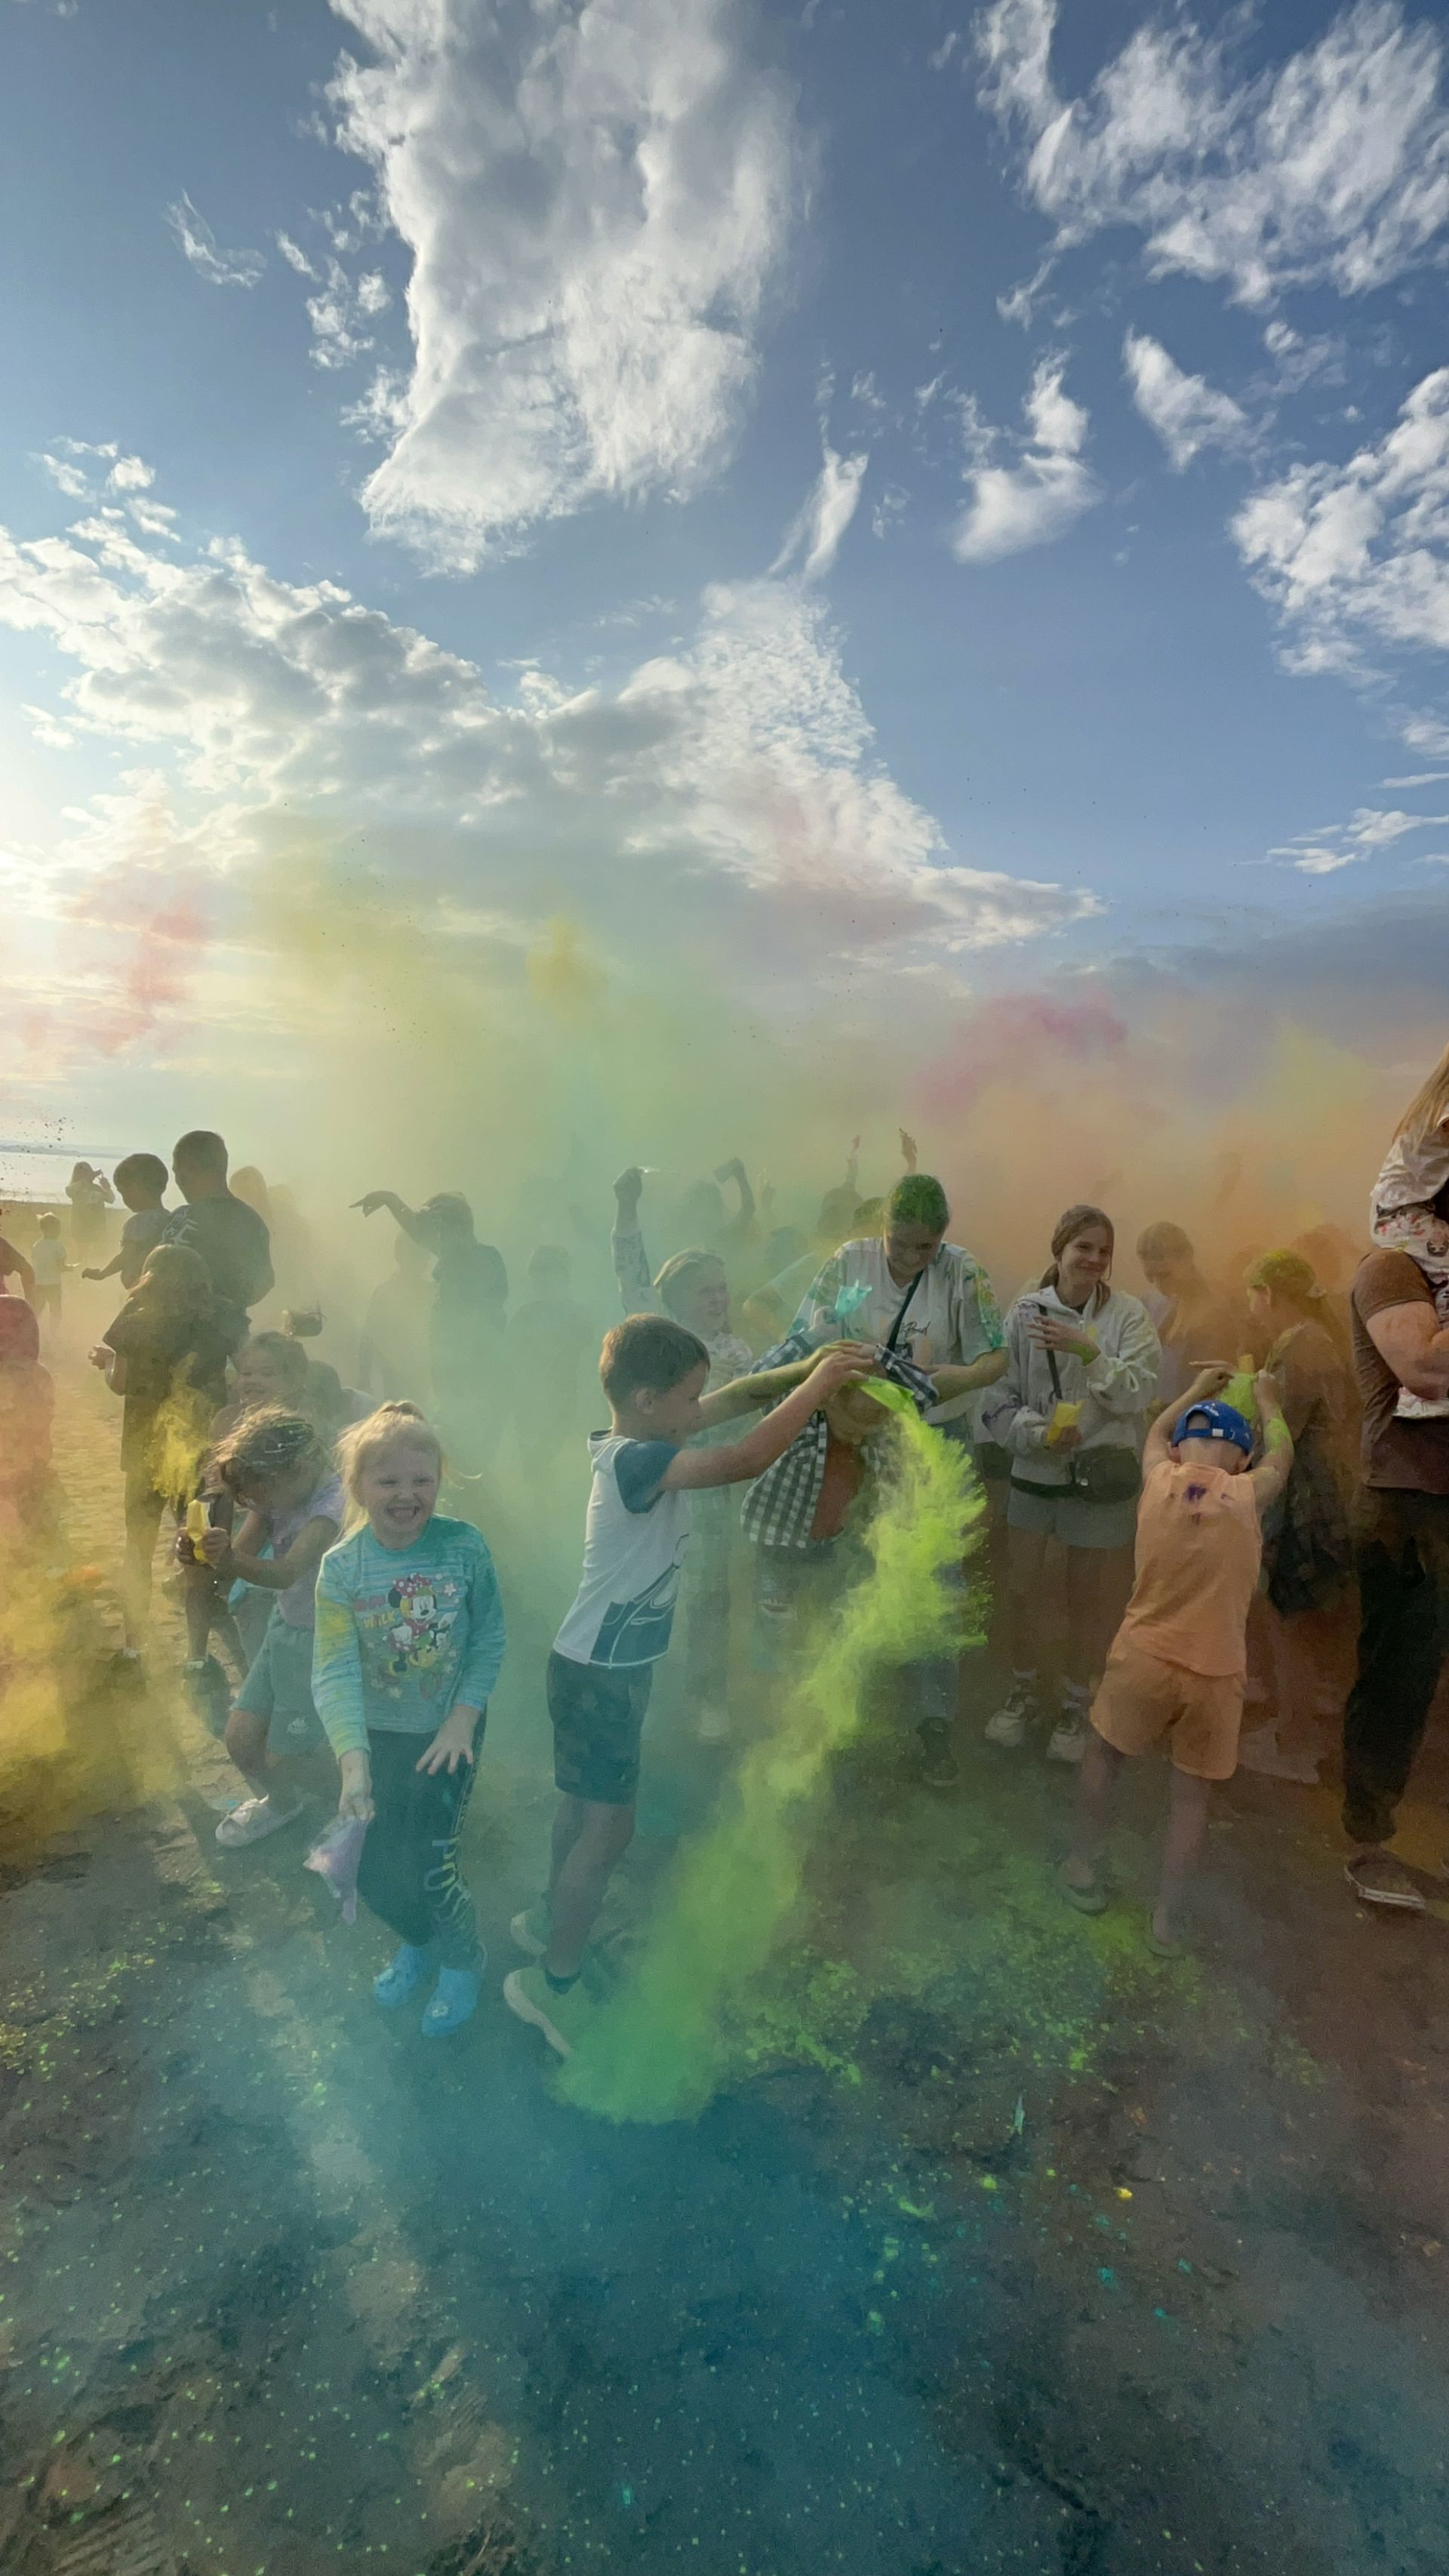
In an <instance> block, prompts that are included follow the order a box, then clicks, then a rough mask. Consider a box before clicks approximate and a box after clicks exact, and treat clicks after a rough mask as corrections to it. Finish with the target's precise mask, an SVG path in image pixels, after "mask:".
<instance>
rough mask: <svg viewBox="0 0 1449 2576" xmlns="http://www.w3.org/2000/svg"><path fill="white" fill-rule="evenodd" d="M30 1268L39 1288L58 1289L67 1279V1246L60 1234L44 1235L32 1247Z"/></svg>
mask: <svg viewBox="0 0 1449 2576" xmlns="http://www.w3.org/2000/svg"><path fill="white" fill-rule="evenodd" d="M30 1267H31V1269H32V1270H33V1271H34V1273H35V1284H36V1287H37V1288H58V1287H59V1286H60V1283H61V1281H62V1279H63V1278H64V1277H65V1245H64V1243H63V1242H62V1240H61V1238H60V1236H59V1235H58V1234H43V1235H41V1237H40V1239H39V1241H38V1242H37V1243H36V1244H35V1245H34V1246H33V1247H32V1249H31V1254H30Z"/></svg>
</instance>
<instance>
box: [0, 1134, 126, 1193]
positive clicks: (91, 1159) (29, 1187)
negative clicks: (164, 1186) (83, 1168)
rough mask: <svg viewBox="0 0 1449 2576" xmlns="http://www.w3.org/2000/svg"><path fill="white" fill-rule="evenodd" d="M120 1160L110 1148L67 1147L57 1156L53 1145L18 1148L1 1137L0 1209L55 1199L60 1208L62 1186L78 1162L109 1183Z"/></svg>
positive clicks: (7, 1138) (9, 1139)
mask: <svg viewBox="0 0 1449 2576" xmlns="http://www.w3.org/2000/svg"><path fill="white" fill-rule="evenodd" d="M119 1161H120V1155H119V1154H118V1153H116V1152H114V1151H112V1149H111V1148H110V1147H109V1146H106V1147H102V1146H99V1145H74V1146H71V1145H67V1147H66V1148H65V1151H64V1153H58V1152H57V1151H56V1149H55V1147H54V1146H53V1145H17V1144H15V1143H14V1141H13V1140H12V1139H11V1138H10V1137H8V1136H0V1206H7V1205H8V1206H10V1207H14V1206H15V1205H16V1204H17V1203H20V1204H22V1205H23V1204H24V1203H25V1202H26V1201H27V1200H29V1201H30V1202H32V1203H36V1202H40V1203H42V1204H43V1203H44V1202H45V1201H47V1200H54V1201H56V1202H58V1203H59V1204H60V1205H61V1206H62V1207H63V1206H64V1205H65V1185H66V1182H67V1181H68V1180H69V1179H70V1176H71V1173H72V1172H73V1171H74V1169H75V1167H76V1165H77V1163H89V1164H90V1165H91V1168H92V1169H93V1170H94V1171H97V1172H104V1173H105V1176H106V1178H107V1180H109V1179H110V1177H111V1174H112V1172H113V1170H114V1169H115V1166H116V1164H117V1163H118V1162H119Z"/></svg>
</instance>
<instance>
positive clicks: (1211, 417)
mask: <svg viewBox="0 0 1449 2576" xmlns="http://www.w3.org/2000/svg"><path fill="white" fill-rule="evenodd" d="M1122 362H1123V365H1124V366H1125V367H1126V370H1127V380H1128V382H1129V384H1130V385H1131V387H1132V399H1133V401H1134V402H1135V404H1136V405H1137V408H1138V410H1139V411H1140V412H1141V414H1142V417H1143V419H1144V420H1145V421H1146V422H1147V425H1148V427H1149V428H1150V429H1155V430H1156V432H1157V435H1158V437H1159V438H1160V439H1161V441H1162V444H1163V446H1164V447H1165V448H1166V450H1167V453H1168V455H1169V457H1170V458H1171V460H1172V463H1173V465H1174V467H1175V468H1176V471H1177V472H1178V473H1179V474H1181V473H1182V471H1183V469H1184V467H1185V466H1188V465H1190V464H1191V463H1192V460H1193V458H1194V457H1195V456H1196V455H1197V454H1198V453H1199V452H1200V450H1201V449H1203V448H1204V447H1234V446H1236V445H1237V444H1238V443H1239V441H1240V440H1241V439H1242V438H1243V436H1244V435H1245V433H1246V430H1247V426H1248V423H1247V416H1246V414H1245V413H1244V412H1243V410H1242V409H1241V407H1240V406H1239V405H1238V404H1237V403H1235V402H1234V401H1233V398H1232V396H1231V394H1224V393H1219V392H1217V391H1216V389H1215V388H1214V387H1213V386H1212V385H1210V384H1209V383H1208V382H1207V380H1206V378H1205V377H1203V376H1189V375H1187V374H1185V373H1184V371H1183V369H1182V368H1181V367H1179V366H1178V365H1177V363H1176V361H1175V359H1172V358H1170V357H1169V356H1168V354H1167V351H1166V350H1165V349H1164V348H1163V346H1162V344H1161V342H1160V341H1159V340H1153V339H1149V337H1148V335H1147V334H1146V332H1145V331H1129V332H1128V334H1127V337H1126V339H1125V340H1124V341H1123V343H1122Z"/></svg>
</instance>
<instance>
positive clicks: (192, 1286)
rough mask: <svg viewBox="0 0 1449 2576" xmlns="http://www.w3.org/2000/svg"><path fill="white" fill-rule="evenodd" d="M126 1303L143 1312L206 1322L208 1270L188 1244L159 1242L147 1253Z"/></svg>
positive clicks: (208, 1313)
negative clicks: (185, 1317) (144, 1262)
mask: <svg viewBox="0 0 1449 2576" xmlns="http://www.w3.org/2000/svg"><path fill="white" fill-rule="evenodd" d="M126 1304H127V1306H128V1308H132V1309H134V1310H135V1311H137V1312H138V1313H140V1314H143V1315H170V1316H181V1315H185V1316H189V1317H194V1318H195V1320H196V1321H197V1322H209V1321H210V1319H211V1312H212V1289H211V1272H210V1271H209V1270H208V1268H207V1266H206V1263H205V1262H204V1261H203V1260H202V1257H201V1255H200V1253H199V1252H193V1251H192V1250H191V1247H190V1245H189V1244H185V1243H158V1244H157V1245H156V1246H155V1248H154V1250H153V1251H151V1252H148V1253H147V1255H146V1267H145V1269H144V1270H143V1271H142V1273H141V1276H140V1278H139V1279H138V1280H137V1282H136V1285H135V1287H134V1288H133V1289H132V1291H131V1294H130V1296H129V1297H128V1298H127V1300H126Z"/></svg>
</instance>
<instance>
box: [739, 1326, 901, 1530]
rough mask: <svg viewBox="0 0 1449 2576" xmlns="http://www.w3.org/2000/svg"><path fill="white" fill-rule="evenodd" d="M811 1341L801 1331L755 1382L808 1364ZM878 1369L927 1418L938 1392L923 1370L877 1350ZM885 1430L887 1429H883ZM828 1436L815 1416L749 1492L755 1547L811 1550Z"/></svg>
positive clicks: (746, 1510)
mask: <svg viewBox="0 0 1449 2576" xmlns="http://www.w3.org/2000/svg"><path fill="white" fill-rule="evenodd" d="M811 1348H812V1342H811V1337H810V1335H809V1333H808V1332H805V1331H802V1330H801V1328H800V1327H799V1326H798V1325H797V1326H796V1327H795V1328H794V1330H793V1331H791V1332H790V1333H788V1334H787V1335H786V1337H785V1339H784V1341H783V1342H777V1343H776V1344H775V1347H774V1349H773V1350H770V1351H766V1352H765V1353H764V1355H763V1357H762V1358H760V1359H758V1360H756V1362H755V1365H754V1368H753V1369H752V1370H751V1372H750V1374H751V1376H752V1377H753V1376H758V1374H759V1372H760V1371H761V1370H762V1369H777V1368H788V1367H789V1365H790V1364H791V1362H792V1361H794V1360H800V1359H808V1357H809V1355H810V1351H811ZM876 1366H877V1368H878V1369H879V1370H880V1373H881V1375H882V1377H888V1378H891V1379H892V1380H893V1381H894V1383H895V1384H896V1385H897V1386H903V1387H904V1388H905V1389H906V1391H907V1393H908V1394H909V1395H910V1396H911V1397H912V1398H913V1399H914V1402H915V1405H916V1409H917V1411H918V1412H919V1413H922V1414H924V1413H926V1412H928V1411H929V1409H930V1407H931V1406H932V1405H933V1404H934V1403H935V1401H936V1390H935V1387H934V1386H933V1385H932V1383H931V1380H930V1379H929V1378H928V1377H927V1375H926V1373H925V1370H924V1369H918V1368H916V1367H915V1366H914V1365H913V1363H912V1362H911V1361H910V1360H907V1359H902V1357H901V1355H900V1353H899V1351H887V1350H879V1351H877V1353H876ZM882 1428H884V1425H882ZM829 1441H830V1433H829V1430H828V1429H827V1427H826V1421H825V1416H824V1414H823V1413H812V1415H811V1416H810V1419H809V1421H808V1422H807V1423H806V1425H805V1428H804V1430H803V1431H797V1432H796V1434H795V1437H794V1439H793V1440H792V1441H791V1443H790V1446H789V1448H788V1449H787V1450H786V1451H785V1453H784V1455H783V1457H780V1458H777V1459H776V1461H775V1463H774V1465H773V1467H767V1468H766V1469H765V1472H764V1474H763V1476H757V1477H756V1478H755V1481H754V1483H753V1484H752V1485H750V1486H748V1487H747V1488H746V1491H745V1498H744V1501H743V1502H742V1503H741V1505H740V1524H741V1527H742V1528H743V1530H744V1533H745V1536H746V1538H748V1539H750V1540H752V1541H753V1543H754V1545H755V1546H756V1547H808V1546H809V1544H810V1533H811V1530H812V1529H813V1528H814V1526H815V1507H816V1505H817V1503H818V1502H819V1500H820V1488H821V1486H822V1484H823V1483H824V1481H825V1452H826V1449H827V1447H828V1446H829Z"/></svg>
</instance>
